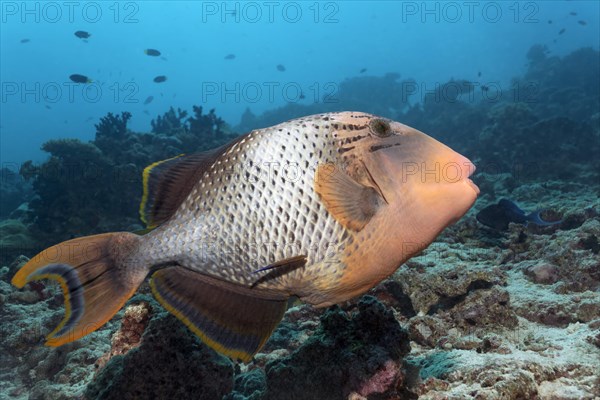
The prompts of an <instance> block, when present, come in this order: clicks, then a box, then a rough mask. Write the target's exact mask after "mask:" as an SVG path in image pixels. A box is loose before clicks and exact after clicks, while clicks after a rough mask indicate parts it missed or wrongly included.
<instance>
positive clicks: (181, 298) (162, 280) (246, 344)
mask: <svg viewBox="0 0 600 400" xmlns="http://www.w3.org/2000/svg"><path fill="white" fill-rule="evenodd" d="M150 286H151V287H152V292H153V294H154V296H155V297H156V298H157V299H158V301H159V302H160V303H161V304H162V305H163V306H164V307H165V308H166V309H167V310H168V311H169V312H171V313H172V314H174V315H175V316H176V317H177V318H179V319H180V320H181V321H182V322H183V323H184V324H186V325H187V326H188V328H190V329H191V330H192V332H194V333H195V334H196V335H198V336H199V337H200V338H201V339H202V340H203V341H204V342H205V343H206V344H207V345H208V346H210V347H211V348H212V349H214V350H216V351H218V352H220V353H223V354H225V355H227V356H229V357H232V358H237V359H240V360H242V361H244V362H248V361H250V360H251V359H252V357H253V356H254V354H256V353H257V352H258V351H259V350H260V349H261V348H262V346H263V345H264V344H265V342H266V341H267V339H268V338H269V337H270V336H271V333H272V332H273V330H274V329H275V328H276V327H277V325H278V324H279V321H281V318H282V317H283V314H284V313H285V310H286V309H287V301H288V296H286V295H283V294H279V293H275V292H269V291H266V290H260V289H250V288H247V287H243V286H240V285H236V284H233V283H229V282H225V281H222V280H219V279H215V278H212V277H209V276H206V275H203V274H200V273H197V272H194V271H190V270H188V269H186V268H183V267H168V268H165V269H161V270H159V271H157V272H155V273H154V274H153V275H152V280H151V282H150Z"/></svg>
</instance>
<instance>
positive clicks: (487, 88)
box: [481, 85, 490, 92]
mask: <svg viewBox="0 0 600 400" xmlns="http://www.w3.org/2000/svg"><path fill="white" fill-rule="evenodd" d="M481 90H483V91H484V92H487V91H488V90H490V87H489V86H486V85H481Z"/></svg>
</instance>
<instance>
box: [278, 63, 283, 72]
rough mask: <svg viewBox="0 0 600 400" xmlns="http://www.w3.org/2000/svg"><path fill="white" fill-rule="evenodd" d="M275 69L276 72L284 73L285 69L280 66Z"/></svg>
mask: <svg viewBox="0 0 600 400" xmlns="http://www.w3.org/2000/svg"><path fill="white" fill-rule="evenodd" d="M276 68H277V71H280V72H283V71H285V67H284V66H283V65H281V64H278V65H277V67H276Z"/></svg>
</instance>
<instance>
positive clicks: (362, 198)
mask: <svg viewBox="0 0 600 400" xmlns="http://www.w3.org/2000/svg"><path fill="white" fill-rule="evenodd" d="M315 191H316V192H317V193H318V194H319V196H321V199H322V200H323V203H325V207H327V211H329V212H330V213H331V214H333V216H334V217H335V219H336V220H337V221H338V222H339V223H340V224H342V225H344V226H345V227H346V228H348V229H352V230H354V231H360V230H361V229H362V228H364V226H365V225H366V224H367V223H368V222H369V221H370V220H371V218H372V217H373V216H374V215H375V214H376V213H377V210H378V209H379V207H380V206H381V205H383V204H384V200H383V198H382V197H381V195H380V194H379V193H378V192H377V190H375V189H374V188H372V187H368V186H364V185H361V184H360V183H358V182H356V181H355V180H354V179H352V178H351V177H350V176H348V174H346V172H344V171H343V170H341V169H339V168H338V167H337V166H335V165H333V164H324V165H323V164H322V165H319V166H318V167H317V174H316V178H315Z"/></svg>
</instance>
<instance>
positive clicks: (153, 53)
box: [144, 49, 160, 57]
mask: <svg viewBox="0 0 600 400" xmlns="http://www.w3.org/2000/svg"><path fill="white" fill-rule="evenodd" d="M144 53H145V54H146V55H149V56H152V57H158V56H160V51H158V50H156V49H146V50H144Z"/></svg>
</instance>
